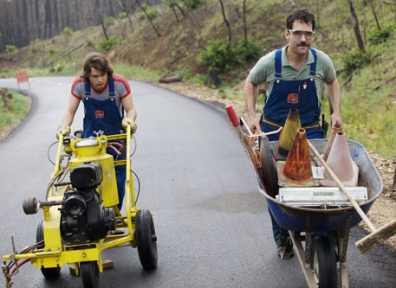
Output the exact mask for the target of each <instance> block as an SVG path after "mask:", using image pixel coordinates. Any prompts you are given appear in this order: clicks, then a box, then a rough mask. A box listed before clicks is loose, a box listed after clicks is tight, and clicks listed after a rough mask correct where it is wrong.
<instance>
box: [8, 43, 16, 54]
mask: <svg viewBox="0 0 396 288" xmlns="http://www.w3.org/2000/svg"><path fill="white" fill-rule="evenodd" d="M15 51H16V47H15V46H14V45H6V52H7V53H8V52H15Z"/></svg>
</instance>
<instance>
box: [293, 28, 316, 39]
mask: <svg viewBox="0 0 396 288" xmlns="http://www.w3.org/2000/svg"><path fill="white" fill-rule="evenodd" d="M288 30H289V32H290V33H291V34H293V36H294V38H296V39H300V38H301V37H302V36H303V35H304V36H305V39H308V40H310V39H312V38H313V37H314V36H315V32H313V31H301V30H290V29H288Z"/></svg>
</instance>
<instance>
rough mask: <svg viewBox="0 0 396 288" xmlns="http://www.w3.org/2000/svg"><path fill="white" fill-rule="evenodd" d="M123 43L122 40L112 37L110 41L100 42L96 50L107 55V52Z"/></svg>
mask: <svg viewBox="0 0 396 288" xmlns="http://www.w3.org/2000/svg"><path fill="white" fill-rule="evenodd" d="M121 42H122V39H121V38H118V37H116V36H112V37H110V38H109V39H108V40H107V39H103V40H101V41H99V42H98V44H97V46H96V48H98V50H99V51H100V52H102V53H105V52H107V51H109V50H110V48H111V47H113V46H114V45H117V44H119V43H121Z"/></svg>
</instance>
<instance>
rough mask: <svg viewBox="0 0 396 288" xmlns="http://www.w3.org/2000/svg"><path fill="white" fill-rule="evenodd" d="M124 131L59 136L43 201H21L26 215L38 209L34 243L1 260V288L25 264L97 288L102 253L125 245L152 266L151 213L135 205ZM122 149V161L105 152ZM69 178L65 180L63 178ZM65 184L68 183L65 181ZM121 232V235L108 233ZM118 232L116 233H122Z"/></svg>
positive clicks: (47, 275) (128, 136) (154, 263)
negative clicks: (120, 183)
mask: <svg viewBox="0 0 396 288" xmlns="http://www.w3.org/2000/svg"><path fill="white" fill-rule="evenodd" d="M126 130H127V133H125V134H118V135H111V136H105V135H101V136H98V137H91V138H87V139H82V138H79V137H77V138H74V139H71V138H69V137H67V138H65V137H64V136H63V135H61V136H60V139H59V144H58V148H57V156H56V162H55V169H54V172H53V173H52V174H51V178H50V181H49V184H48V189H47V191H46V199H45V201H39V200H37V199H36V198H26V199H24V200H23V209H24V212H25V213H26V214H35V213H38V212H39V210H42V211H43V214H42V216H43V219H42V221H41V222H40V223H39V225H38V227H37V231H36V240H37V243H36V244H34V245H32V246H29V247H27V248H25V249H24V250H23V251H21V252H20V253H18V252H17V251H16V249H15V245H14V240H13V238H12V245H13V253H12V254H11V255H5V256H3V265H2V268H3V274H4V276H5V278H6V287H7V288H10V287H11V286H12V285H13V282H12V281H11V277H12V276H14V275H15V274H17V273H18V272H19V268H20V266H22V265H23V264H25V263H27V262H30V263H31V265H32V266H36V267H38V268H40V269H41V272H42V274H43V275H44V277H45V278H57V277H58V276H59V275H60V271H61V267H62V266H63V265H70V266H72V267H74V268H73V271H74V273H75V274H76V275H81V278H82V282H83V287H85V288H88V287H95V288H96V287H99V275H100V273H101V272H103V268H104V266H103V265H104V264H103V261H102V255H101V253H102V251H104V250H106V249H109V248H115V247H125V246H131V247H133V248H137V250H138V254H139V260H140V263H141V265H142V266H143V268H144V269H145V270H152V269H155V268H156V267H157V244H156V241H157V237H156V234H155V228H154V222H153V217H152V214H151V212H150V211H149V210H147V209H138V208H137V207H136V198H135V191H134V184H133V172H132V168H131V160H130V158H129V155H131V144H130V142H131V141H130V140H131V139H132V135H131V132H130V129H129V127H128V129H126ZM108 147H110V148H111V149H113V150H115V151H118V152H117V153H120V150H121V151H124V150H126V155H127V158H126V160H114V158H113V156H112V155H110V154H108V153H106V149H107V148H108ZM116 166H126V171H127V173H126V181H125V209H123V210H125V213H124V214H122V213H121V211H120V210H119V209H118V207H117V204H118V202H119V199H118V191H117V185H116V174H115V167H116ZM67 176H69V178H70V179H68V177H67ZM69 180H70V181H69ZM120 228H122V229H123V230H124V231H123V233H121V234H118V233H112V232H114V231H118V230H120ZM122 229H121V230H122Z"/></svg>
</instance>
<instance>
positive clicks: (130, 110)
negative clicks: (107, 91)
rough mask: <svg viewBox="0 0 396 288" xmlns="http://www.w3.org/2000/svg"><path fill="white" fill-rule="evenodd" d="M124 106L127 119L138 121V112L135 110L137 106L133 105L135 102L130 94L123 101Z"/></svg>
mask: <svg viewBox="0 0 396 288" xmlns="http://www.w3.org/2000/svg"><path fill="white" fill-rule="evenodd" d="M121 102H122V106H123V107H124V109H125V112H126V116H125V117H126V118H129V119H132V120H133V121H135V120H136V117H137V112H136V109H135V106H134V105H133V100H132V95H131V94H129V95H128V96H126V97H125V98H123V99H122V100H121Z"/></svg>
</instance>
